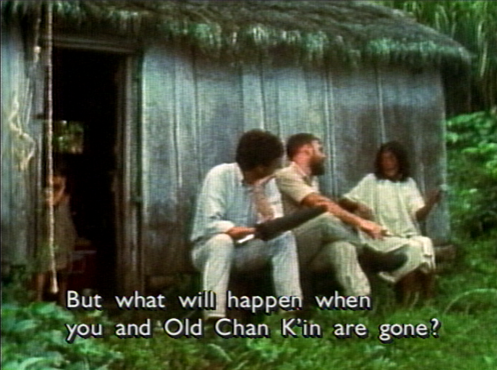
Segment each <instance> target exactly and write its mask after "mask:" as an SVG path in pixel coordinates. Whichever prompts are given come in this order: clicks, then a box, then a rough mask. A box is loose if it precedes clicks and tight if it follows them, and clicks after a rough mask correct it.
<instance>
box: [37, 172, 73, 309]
mask: <svg viewBox="0 0 497 370" xmlns="http://www.w3.org/2000/svg"><path fill="white" fill-rule="evenodd" d="M52 184H53V189H52V194H51V195H52V196H51V197H49V196H46V198H45V212H44V214H45V215H47V213H48V212H47V211H48V208H49V207H51V206H52V207H53V215H54V219H53V220H54V242H53V247H54V257H51V253H50V246H49V244H48V232H47V231H45V233H44V234H45V237H44V238H43V243H42V245H41V248H40V250H39V251H38V261H39V263H40V266H39V267H40V268H39V272H38V273H37V274H36V276H35V285H36V286H35V288H36V300H37V301H42V300H43V297H44V294H45V289H46V285H47V282H48V281H49V280H50V277H51V275H50V269H51V266H52V263H51V262H52V258H54V259H55V261H54V262H55V268H56V270H57V281H58V285H59V289H58V303H59V304H60V305H62V306H65V295H66V291H67V280H68V276H69V272H70V270H71V263H72V259H71V257H72V252H73V251H74V245H75V243H76V238H77V234H76V228H75V227H74V223H73V220H72V217H71V210H70V203H69V202H70V196H69V194H68V192H67V186H66V185H67V177H66V176H65V174H64V173H63V172H62V171H60V170H55V171H54V173H53V176H52ZM44 221H45V223H44V225H43V228H44V230H47V229H48V227H49V226H47V225H48V220H47V217H45V218H44Z"/></svg>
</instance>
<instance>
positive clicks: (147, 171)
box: [141, 46, 448, 275]
mask: <svg viewBox="0 0 497 370" xmlns="http://www.w3.org/2000/svg"><path fill="white" fill-rule="evenodd" d="M142 83H143V86H142V90H143V93H144V97H143V109H142V126H141V130H142V133H141V135H142V138H143V149H142V168H143V178H142V181H143V184H142V189H143V201H144V203H143V219H142V246H143V248H144V250H143V256H144V267H145V270H144V271H145V274H146V275H164V274H170V273H174V272H177V271H185V270H188V269H191V266H190V262H189V244H188V236H189V233H190V229H191V220H192V216H193V211H194V204H195V196H196V195H197V194H198V191H199V189H200V185H201V182H202V179H203V177H204V176H205V174H206V172H207V171H208V170H209V169H210V168H211V167H213V166H215V165H217V164H219V163H223V162H231V161H233V158H234V151H235V146H236V143H237V140H238V138H239V136H240V135H241V133H243V132H244V131H246V130H249V129H252V128H264V129H267V130H270V131H272V132H273V133H275V134H277V135H279V136H281V137H282V138H283V139H284V138H286V137H288V136H289V135H291V134H294V133H297V132H306V131H307V132H312V133H314V134H316V135H317V136H319V137H321V138H322V139H323V142H324V144H325V147H326V150H327V153H328V157H329V158H328V159H329V160H328V161H327V174H326V175H325V176H323V178H322V179H321V186H322V190H323V192H324V193H326V194H328V195H330V196H340V195H341V194H343V193H345V192H346V191H347V190H349V189H350V188H351V187H352V186H354V185H355V184H356V183H357V182H358V181H359V180H360V179H361V178H362V177H363V176H364V175H365V174H366V173H368V172H371V170H372V161H373V158H374V154H375V152H376V150H377V148H378V146H379V144H380V143H381V142H383V141H386V140H399V141H402V142H404V143H405V145H406V146H407V147H408V149H409V150H410V152H411V154H412V155H411V157H412V161H413V168H414V177H415V179H416V180H417V181H418V183H419V185H420V188H421V189H422V190H423V191H425V190H429V189H431V188H433V187H434V186H435V185H437V184H440V183H442V182H443V181H444V178H445V172H446V171H445V170H446V169H445V149H444V144H443V128H442V125H441V124H440V122H441V120H442V119H443V117H444V103H443V101H444V99H443V87H442V83H441V81H440V77H439V72H438V71H435V70H425V71H415V72H413V71H410V70H408V69H406V68H402V67H398V68H388V69H378V68H375V67H373V66H371V67H366V68H362V69H359V70H349V69H346V68H342V67H335V66H334V67H328V68H324V69H307V68H299V67H289V66H272V67H271V66H268V65H262V64H261V65H258V66H257V65H247V66H229V65H227V64H217V63H214V62H208V61H206V60H205V59H203V58H201V57H199V56H197V55H193V54H192V53H190V52H187V51H185V49H183V50H182V51H181V49H180V48H177V49H176V50H174V49H171V48H166V47H160V46H156V47H153V48H151V49H149V50H147V51H146V53H145V55H144V65H143V82H142ZM427 230H428V232H429V235H430V236H433V237H435V238H436V239H444V238H446V237H447V236H448V216H447V210H446V207H445V205H442V206H441V207H439V208H437V209H436V210H435V212H434V214H433V215H432V217H431V218H430V221H429V222H428V228H427Z"/></svg>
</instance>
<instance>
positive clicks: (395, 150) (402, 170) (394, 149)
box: [374, 141, 411, 181]
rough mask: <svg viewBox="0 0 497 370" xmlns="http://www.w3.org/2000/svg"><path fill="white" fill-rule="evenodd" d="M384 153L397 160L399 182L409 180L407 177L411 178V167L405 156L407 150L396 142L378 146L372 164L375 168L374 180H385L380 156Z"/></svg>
mask: <svg viewBox="0 0 497 370" xmlns="http://www.w3.org/2000/svg"><path fill="white" fill-rule="evenodd" d="M385 152H390V153H392V154H393V155H394V156H395V158H397V162H398V164H399V175H400V178H399V181H406V180H407V179H408V178H409V176H411V165H410V163H409V159H408V156H407V150H406V149H405V147H404V146H403V145H402V144H401V143H399V142H398V141H389V142H388V143H384V144H382V145H381V146H380V149H378V152H377V153H376V159H375V163H374V166H375V172H374V174H375V175H376V178H377V179H385V178H386V177H385V175H384V174H383V171H382V168H381V155H382V154H383V153H385Z"/></svg>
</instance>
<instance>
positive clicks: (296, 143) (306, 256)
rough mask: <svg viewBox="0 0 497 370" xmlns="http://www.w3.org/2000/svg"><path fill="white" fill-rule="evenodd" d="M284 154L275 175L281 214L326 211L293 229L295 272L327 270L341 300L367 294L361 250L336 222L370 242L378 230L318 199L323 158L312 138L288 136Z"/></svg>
mask: <svg viewBox="0 0 497 370" xmlns="http://www.w3.org/2000/svg"><path fill="white" fill-rule="evenodd" d="M286 150H287V156H288V159H289V160H290V161H291V163H290V165H289V166H288V167H286V168H284V169H282V170H280V171H278V172H277V174H276V182H277V184H278V188H279V190H280V191H281V194H282V197H283V206H284V209H285V214H290V213H293V212H295V211H296V210H297V209H299V208H301V207H314V206H320V205H325V206H326V208H327V210H328V212H327V213H325V214H323V215H321V216H319V217H317V218H315V219H313V220H311V221H309V222H306V223H305V224H303V225H302V226H300V227H298V228H296V229H294V230H293V232H294V234H295V237H296V239H297V245H298V248H299V249H298V252H299V262H300V266H301V268H303V269H308V268H310V270H311V271H323V270H330V269H333V271H334V272H335V273H336V278H337V280H338V282H339V283H340V285H341V286H342V288H343V293H344V294H345V295H355V296H361V295H369V294H370V285H369V281H368V278H367V277H366V275H365V273H364V271H363V270H362V268H361V266H360V264H359V262H358V259H357V255H358V253H357V248H361V245H362V243H361V242H360V240H359V239H358V237H357V235H356V234H355V233H354V232H353V231H352V230H350V229H349V228H347V226H346V225H344V224H343V223H342V222H341V221H343V222H345V223H347V224H349V225H352V226H355V227H357V228H359V229H360V230H362V231H364V232H366V233H367V234H369V235H370V236H371V237H372V238H375V239H377V238H381V237H382V228H381V226H379V225H377V224H376V223H374V222H371V221H368V220H364V219H362V218H360V217H358V216H355V215H353V214H351V213H349V212H347V211H345V210H344V209H342V208H341V207H340V206H338V205H337V204H336V203H335V202H334V201H332V200H331V199H329V198H327V197H325V196H323V195H321V193H320V192H319V185H318V181H317V178H316V176H319V175H322V174H324V160H325V158H326V157H325V155H324V154H323V148H322V145H321V142H320V140H319V139H318V138H317V137H315V136H314V135H312V134H307V133H301V134H296V135H293V136H291V137H290V138H289V139H288V142H287V147H286ZM303 271H304V270H303Z"/></svg>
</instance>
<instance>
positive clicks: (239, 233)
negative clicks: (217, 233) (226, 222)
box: [226, 226, 255, 240]
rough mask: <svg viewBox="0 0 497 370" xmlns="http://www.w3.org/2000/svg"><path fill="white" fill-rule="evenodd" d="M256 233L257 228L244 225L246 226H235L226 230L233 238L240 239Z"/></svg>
mask: <svg viewBox="0 0 497 370" xmlns="http://www.w3.org/2000/svg"><path fill="white" fill-rule="evenodd" d="M254 233H255V228H253V227H244V226H234V227H232V228H231V229H229V230H227V231H226V234H228V235H229V236H230V237H231V239H233V240H238V239H241V238H244V237H246V236H247V235H250V234H254Z"/></svg>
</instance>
